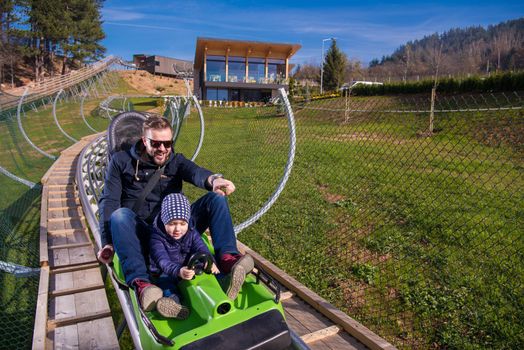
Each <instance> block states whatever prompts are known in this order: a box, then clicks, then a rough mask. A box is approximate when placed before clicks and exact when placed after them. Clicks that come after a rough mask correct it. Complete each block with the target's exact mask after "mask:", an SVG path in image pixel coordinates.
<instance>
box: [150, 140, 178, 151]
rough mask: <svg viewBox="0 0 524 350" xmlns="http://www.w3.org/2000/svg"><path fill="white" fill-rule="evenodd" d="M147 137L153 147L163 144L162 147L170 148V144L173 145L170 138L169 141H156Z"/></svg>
mask: <svg viewBox="0 0 524 350" xmlns="http://www.w3.org/2000/svg"><path fill="white" fill-rule="evenodd" d="M147 139H148V140H149V144H150V145H151V147H153V148H160V145H164V148H166V149H168V148H171V146H173V141H172V140H169V141H158V140H153V139H150V138H149V137H148V138H147Z"/></svg>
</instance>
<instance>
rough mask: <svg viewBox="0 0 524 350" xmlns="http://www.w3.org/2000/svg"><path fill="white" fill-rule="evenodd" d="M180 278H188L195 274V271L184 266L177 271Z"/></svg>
mask: <svg viewBox="0 0 524 350" xmlns="http://www.w3.org/2000/svg"><path fill="white" fill-rule="evenodd" d="M178 275H179V276H180V278H182V279H185V280H190V279H192V278H193V276H195V271H193V270H191V269H189V268H188V267H187V266H184V267H182V268H181V269H180V272H179V273H178Z"/></svg>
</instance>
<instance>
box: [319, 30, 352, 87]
mask: <svg viewBox="0 0 524 350" xmlns="http://www.w3.org/2000/svg"><path fill="white" fill-rule="evenodd" d="M347 62H348V59H347V56H346V54H345V53H343V52H342V51H340V49H339V48H338V46H337V42H336V40H335V39H333V40H332V41H331V46H330V47H329V50H328V52H327V54H326V59H325V61H324V76H323V85H324V86H325V88H326V90H336V89H338V88H339V87H341V86H342V84H344V75H345V73H346V66H347Z"/></svg>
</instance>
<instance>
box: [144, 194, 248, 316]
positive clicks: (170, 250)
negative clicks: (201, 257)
mask: <svg viewBox="0 0 524 350" xmlns="http://www.w3.org/2000/svg"><path fill="white" fill-rule="evenodd" d="M154 226H155V230H154V231H153V232H152V234H151V239H150V260H151V272H153V273H160V274H161V276H160V278H159V279H158V281H157V285H158V286H159V287H160V288H162V289H163V291H164V292H163V293H164V297H162V298H160V299H159V300H158V301H157V303H156V308H157V310H158V312H159V313H160V314H161V315H162V316H164V317H170V318H177V319H185V318H187V316H188V315H189V309H188V308H187V307H185V306H183V305H181V304H180V298H179V296H178V295H177V290H176V285H177V283H178V282H179V281H180V279H185V280H190V279H192V278H193V276H194V275H195V271H193V270H191V269H189V268H188V267H187V263H188V260H189V258H190V257H191V256H192V255H193V254H195V253H207V254H210V252H209V249H208V248H207V246H206V245H205V243H204V241H203V240H202V238H201V237H200V233H199V232H198V231H197V230H196V229H195V227H194V225H193V223H192V221H191V206H190V204H189V201H188V199H187V198H186V197H185V196H184V195H183V194H181V193H172V194H170V195H168V196H166V197H165V198H164V200H163V201H162V206H161V209H160V214H159V216H158V217H157V218H156V219H155V223H154ZM253 267H254V263H253V259H252V258H251V256H249V255H245V256H243V257H242V258H241V259H240V260H239V261H238V262H237V263H236V264H235V265H234V266H233V268H232V269H231V282H230V286H229V288H228V291H227V295H228V297H229V298H231V299H235V298H236V297H237V295H238V292H239V291H240V288H241V287H242V284H243V283H244V280H245V277H246V274H247V273H249V272H250V271H251V270H252V269H253ZM211 272H212V273H214V274H217V273H219V272H220V271H219V270H218V268H217V266H216V265H215V264H214V263H213V265H212V267H211Z"/></svg>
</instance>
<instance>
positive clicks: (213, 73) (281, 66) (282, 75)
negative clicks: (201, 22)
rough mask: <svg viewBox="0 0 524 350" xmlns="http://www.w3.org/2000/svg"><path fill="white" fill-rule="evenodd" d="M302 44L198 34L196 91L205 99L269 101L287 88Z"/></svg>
mask: <svg viewBox="0 0 524 350" xmlns="http://www.w3.org/2000/svg"><path fill="white" fill-rule="evenodd" d="M300 48H301V45H298V44H284V43H269V42H258V41H241V40H231V39H212V38H197V44H196V52H195V62H194V89H195V95H197V96H199V97H200V99H202V100H218V101H267V100H269V99H270V98H271V97H273V96H276V95H277V94H278V92H277V90H278V89H279V88H281V87H284V88H286V89H287V87H288V81H289V80H288V78H289V72H290V70H291V65H290V63H289V60H290V58H291V57H292V56H293V55H294V54H295V53H296V52H297V51H298V50H299V49H300Z"/></svg>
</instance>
